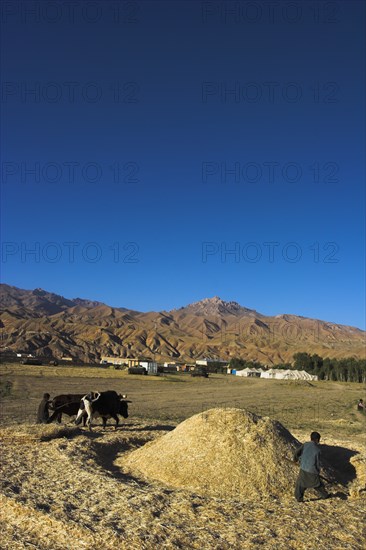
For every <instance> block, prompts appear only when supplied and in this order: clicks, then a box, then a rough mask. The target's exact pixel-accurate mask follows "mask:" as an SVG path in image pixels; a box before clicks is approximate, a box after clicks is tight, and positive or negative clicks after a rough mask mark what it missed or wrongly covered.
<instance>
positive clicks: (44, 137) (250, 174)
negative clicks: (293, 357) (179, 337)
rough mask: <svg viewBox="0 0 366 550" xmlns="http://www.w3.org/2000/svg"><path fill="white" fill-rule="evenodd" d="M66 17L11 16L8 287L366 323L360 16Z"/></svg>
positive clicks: (197, 5) (6, 125)
mask: <svg viewBox="0 0 366 550" xmlns="http://www.w3.org/2000/svg"><path fill="white" fill-rule="evenodd" d="M30 4H32V5H33V7H34V9H33V11H32V10H31V9H30V8H29V5H30ZM70 5H71V4H68V3H63V2H57V1H55V2H22V1H19V2H12V3H4V6H5V8H4V9H3V11H2V31H3V38H2V46H3V47H2V50H3V53H2V64H1V67H2V69H1V73H2V89H1V92H2V96H1V99H2V102H1V109H2V136H1V137H2V158H1V167H2V173H1V194H2V199H3V200H2V262H1V268H2V281H3V282H6V283H8V284H12V285H15V286H19V287H21V288H35V287H42V288H44V289H47V290H49V291H52V292H56V293H59V294H62V295H64V296H66V297H69V298H72V297H77V296H78V297H83V298H90V299H95V300H101V301H103V302H106V303H108V304H110V305H114V306H120V307H129V308H133V309H137V310H142V311H147V310H162V309H172V308H174V307H180V306H182V305H185V304H187V303H190V302H192V301H197V300H200V299H202V298H205V297H211V296H214V295H218V296H220V297H221V298H223V299H226V300H236V301H238V302H239V303H241V304H242V305H244V306H246V307H250V308H253V309H257V310H258V311H260V312H262V313H265V314H269V315H275V314H279V313H285V312H286V313H295V314H298V315H304V316H309V317H314V318H319V319H325V320H329V321H334V322H339V323H343V324H350V325H355V326H358V327H360V328H365V315H364V303H365V286H364V279H365V271H364V252H365V247H364V233H365V209H364V177H365V158H364V157H365V153H364V151H365V134H364V121H365V110H364V97H365V82H364V76H363V75H364V62H365V56H364V40H365V28H364V23H363V21H364V16H365V13H364V12H365V6H364V3H363V2H352V1H347V2H343V1H335V2H321V1H320V2H317V3H313V2H291V3H288V2H281V1H279V2H278V3H272V2H269V3H268V2H264V1H263V2H259V1H256V2H230V1H228V2H226V3H222V2H216V1H214V0H212V1H209V2H199V1H197V2H190V1H186V2H178V1H173V2H159V1H156V2H142V1H136V2H124V1H120V2H119V1H117V2H109V1H108V0H106V1H105V2H98V1H96V2H93V3H90V2H82V1H76V2H74V4H73V8H72V11H70V10H71V7H70Z"/></svg>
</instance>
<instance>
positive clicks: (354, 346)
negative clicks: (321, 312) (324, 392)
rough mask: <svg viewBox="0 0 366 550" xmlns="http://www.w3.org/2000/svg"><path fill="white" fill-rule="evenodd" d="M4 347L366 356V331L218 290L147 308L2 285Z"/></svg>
mask: <svg viewBox="0 0 366 550" xmlns="http://www.w3.org/2000/svg"><path fill="white" fill-rule="evenodd" d="M0 311H1V322H0V328H1V349H2V351H4V350H5V351H8V350H13V351H17V352H26V353H34V354H38V355H46V356H50V357H51V356H54V357H56V358H61V357H62V356H68V357H70V356H71V357H73V358H74V359H78V360H81V361H85V362H96V361H97V362H99V360H100V358H101V356H102V355H113V356H120V357H137V356H139V355H143V356H150V357H153V356H155V357H156V359H157V360H159V361H168V360H176V361H192V360H195V359H199V358H203V357H210V358H220V359H224V360H229V359H230V358H231V357H241V358H245V359H248V360H255V361H259V362H261V363H262V364H264V365H273V364H277V363H280V362H291V361H292V357H293V354H294V353H296V352H299V351H305V352H308V353H318V354H319V355H321V356H322V357H338V358H339V357H347V356H353V357H358V358H361V357H365V332H364V331H362V330H360V329H358V328H355V327H350V326H345V325H340V324H335V323H329V322H326V321H320V320H317V319H309V318H306V317H300V316H296V315H290V314H281V315H277V316H274V317H270V316H266V315H263V314H261V313H258V312H257V311H255V310H252V309H248V308H245V307H243V306H241V305H239V304H238V303H236V302H226V301H224V300H221V299H220V298H218V297H217V296H215V297H214V298H206V299H204V300H201V301H199V302H195V303H193V304H189V305H187V306H185V307H182V308H179V309H175V310H172V311H161V312H147V313H142V312H138V311H134V310H129V309H125V308H114V307H111V306H108V305H106V304H103V303H101V302H95V301H91V300H83V299H81V298H76V299H73V300H69V299H66V298H64V297H63V296H59V295H57V294H53V293H51V292H47V291H45V290H42V289H39V288H38V289H35V290H22V289H19V288H16V287H13V286H9V285H4V284H3V285H1V289H0Z"/></svg>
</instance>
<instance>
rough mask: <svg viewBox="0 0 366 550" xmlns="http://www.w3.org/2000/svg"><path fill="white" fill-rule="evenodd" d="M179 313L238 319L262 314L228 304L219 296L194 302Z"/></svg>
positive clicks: (237, 305) (235, 304)
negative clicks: (224, 316)
mask: <svg viewBox="0 0 366 550" xmlns="http://www.w3.org/2000/svg"><path fill="white" fill-rule="evenodd" d="M173 311H174V310H173ZM175 311H176V310H175ZM179 311H184V312H187V313H192V314H194V315H216V316H217V315H236V316H237V317H241V316H251V317H258V316H261V314H260V313H257V312H256V311H255V310H254V309H248V308H246V307H243V306H241V305H240V304H238V302H234V301H230V302H227V301H225V300H222V298H220V297H219V296H214V297H213V298H203V300H200V301H199V302H193V303H192V304H188V305H187V306H185V307H182V308H180V309H179Z"/></svg>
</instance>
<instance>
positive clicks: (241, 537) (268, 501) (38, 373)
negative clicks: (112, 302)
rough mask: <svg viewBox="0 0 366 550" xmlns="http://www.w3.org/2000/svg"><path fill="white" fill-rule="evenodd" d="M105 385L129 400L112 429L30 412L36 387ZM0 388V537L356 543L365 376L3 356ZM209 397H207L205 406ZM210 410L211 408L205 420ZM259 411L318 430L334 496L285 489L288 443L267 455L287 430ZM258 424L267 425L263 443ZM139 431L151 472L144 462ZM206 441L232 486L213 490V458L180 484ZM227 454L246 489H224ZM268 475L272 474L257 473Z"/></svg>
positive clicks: (15, 541)
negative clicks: (277, 375) (150, 368)
mask: <svg viewBox="0 0 366 550" xmlns="http://www.w3.org/2000/svg"><path fill="white" fill-rule="evenodd" d="M107 389H115V390H116V391H117V392H120V393H127V394H128V399H130V400H131V401H132V403H131V404H130V405H129V413H130V416H129V418H128V419H127V420H123V421H121V426H120V428H119V429H118V430H114V428H113V427H112V425H110V426H108V427H107V429H106V430H105V431H103V430H102V428H101V425H100V424H99V423H98V421H96V423H95V426H94V428H93V431H92V432H91V433H90V432H89V431H88V430H84V429H82V428H79V427H76V426H75V425H74V424H72V423H67V421H68V420H69V418H68V417H65V418H64V420H65V424H62V425H61V426H58V425H56V424H52V425H35V424H34V420H35V415H36V410H37V406H38V403H39V401H40V399H41V397H42V394H43V393H44V392H48V393H50V394H51V397H53V396H54V395H57V394H60V393H83V392H85V393H87V392H89V391H91V390H93V391H94V390H99V391H104V390H107ZM0 390H1V392H2V398H1V403H0V440H1V457H0V458H1V473H0V477H1V494H0V500H1V503H0V528H1V532H2V542H1V543H0V547H1V548H4V549H9V550H10V549H11V550H13V549H14V550H15V549H18V548H19V549H21V548H39V549H52V550H54V549H69V548H70V549H74V548H88V549H102V548H103V549H104V548H105V549H107V550H108V549H109V548H111V549H112V548H114V549H116V548H117V549H119V548H121V549H132V550H134V549H136V550H138V549H144V550H145V549H146V550H150V549H155V548H166V549H173V548H182V549H183V548H184V549H191V548H192V549H194V548H200V549H216V550H219V549H220V550H224V549H238V550H239V549H251V548H257V547H260V548H274V549H305V548H306V549H311V550H312V549H314V550H318V549H323V548H324V549H329V550H330V549H332V550H334V549H343V548H345V549H347V548H349V549H353V550H354V549H361V548H362V549H363V548H364V536H365V533H363V532H362V530H363V525H364V523H365V519H366V518H365V511H366V510H365V502H366V500H365V498H364V497H365V491H361V492H359V489H362V488H363V485H362V483H363V484H364V483H365V478H364V471H363V470H362V468H364V463H362V462H361V461H360V460H359V458H360V457H364V451H365V427H366V422H365V421H366V415H362V414H361V413H358V412H357V411H356V403H357V400H358V399H359V398H360V397H363V398H364V399H365V388H364V387H363V386H361V385H360V384H350V383H347V384H346V383H338V382H311V383H309V382H304V381H285V380H260V379H245V378H239V377H235V376H224V375H210V377H209V378H208V379H205V378H192V377H191V376H189V375H186V374H176V375H175V374H174V375H167V376H158V377H153V376H151V377H150V376H147V377H145V376H144V377H143V376H134V375H127V374H126V373H125V372H123V371H115V370H110V369H102V368H77V367H42V366H26V365H24V366H23V365H17V364H8V365H4V364H3V365H0ZM211 409H215V410H214V411H213V412H210V413H207V411H209V410H211ZM245 411H251V412H252V413H254V415H250V414H249V413H247V412H245ZM210 415H211V417H212V418H216V419H219V420H215V424H212V425H211V424H210V423H209V422H208V421H207V419H208V418H209V417H210ZM240 415H241V416H240ZM243 415H244V416H243ZM255 415H260V416H265V417H267V416H268V417H270V419H271V420H278V421H279V422H281V424H283V426H284V427H285V428H287V430H289V432H291V434H292V436H294V437H295V438H296V439H297V440H299V441H301V442H303V441H305V440H308V438H309V433H310V431H312V430H317V431H319V432H320V433H321V435H322V439H321V443H322V444H323V449H322V450H323V456H324V459H325V461H326V462H327V464H328V465H329V467H330V468H329V469H328V470H325V472H326V476H328V478H329V476H330V473H331V472H332V471H333V473H334V476H335V477H334V478H333V479H332V480H331V481H332V484H328V485H327V488H328V490H329V492H330V493H331V494H332V498H330V499H328V500H325V501H321V500H317V498H316V494H315V493H312V492H311V491H308V492H307V493H306V495H305V497H306V502H305V503H303V504H299V503H297V502H296V501H295V500H294V499H293V497H292V487H293V480H294V479H295V477H296V473H297V466H296V465H294V464H293V463H291V462H290V460H289V459H290V455H288V456H284V454H283V453H284V451H283V450H281V453H282V454H278V455H276V452H280V451H278V450H279V449H284V448H285V447H283V445H282V444H283V443H284V444H286V441H287V440H286V438H288V439H289V438H290V435H291V434H290V435H286V434H287V432H286V433H285V432H283V433H284V434H285V435H284V436H283V437H284V439H283V441H282V440H281V441H280V440H279V437H280V435H281V434H282V431H279V432H278V431H276V429H273V426H272V424H271V422H270V421H269V420H266V421H263V422H262V420H257V419H256V417H255ZM192 417H193V418H192ZM241 417H243V418H244V420H245V418H250V419H251V418H254V423H252V424H251V426H252V427H251V429H252V437H251V439H250V441H249V440H248V442H247V443H245V444H243V442H242V440H241V439H240V438H239V439H240V441H239V439H238V438H237V437H235V434H236V433H237V432H239V431H240V430H239V431H238V430H237V429H236V425H234V424H233V422H234V421H235V422H237V419H238V418H241ZM184 421H185V422H184ZM182 422H183V423H182ZM109 423H110V424H113V421H109ZM178 424H179V425H180V426H179V430H180V431H179V432H177V433H179V434H180V435H179V440H180V442H182V441H183V443H184V438H185V437H188V436H189V437H190V438H191V439H190V441H193V445H192V447H191V449H192V451H191V453H190V455H189V456H187V454H188V453H187V454H184V453H183V454H182V453H180V454H179V452H180V451H179V448H178V447H179V445H178V446H177V443H176V442H177V438H176V439H174V437H175V433H176V432H175V431H174V429H175V428H176V426H177V425H178ZM262 424H263V426H264V428H263V429H262V428H261V430H262V431H261V432H260V431H259V426H260V425H262ZM268 426H269V427H268ZM241 428H242V429H244V428H243V426H241ZM220 430H221V432H220ZM265 430H266V431H265ZM229 432H230V434H234V435H233V438H232V437H231V436H230V437H231V439H230V438H228V445H229V444H230V445H231V447H230V449H229V448H227V447H228V446H227V445H226V440H225V437H222V436H225V435H226V433H229ZM263 434H270V435H271V437H272V438H274V439H273V441H272V443H273V445H272V447H271V449H269V441H268V440H267V439H266V437H263ZM279 434H280V435H279ZM164 436H165V437H168V439H162V438H163V437H164ZM281 437H282V435H281ZM215 438H216V439H215ZM276 438H277V439H276ZM244 439H245V438H244ZM158 440H159V441H158ZM277 440H278V441H277ZM202 441H207V444H206V443H205V444H202ZM222 441H224V442H225V444H223V443H222ZM246 441H247V440H246ZM278 442H279V443H281V445H282V447H281V445H279V444H278ZM155 443H156V444H159V445H158V447H157V448H158V449H159V452H157V453H156V456H155V455H154V453H152V452H151V450H153V449H154V447H152V445H155ZM216 443H217V444H216ZM249 443H250V444H249ZM146 444H148V445H147V446H146V450H147V454H146V456H150V458H149V462H148V466H149V472H147V471H145V472H144V471H143V470H144V460H143V457H144V454H143V453H144V446H145V445H146ZM174 445H175V446H176V447H175V446H174ZM240 445H242V446H240ZM215 448H216V453H215ZM212 449H213V450H212ZM249 450H250V453H251V454H248V453H249ZM135 451H136V452H137V453H139V454H138V455H136V456H137V457H138V459H137V458H136V460H135V459H134V456H135V455H134V452H135ZM168 451H169V456H170V463H169V464H168V465H167V464H165V465H164V468H161V470H162V472H161V474H162V475H163V474H164V471H165V470H167V467H168V466H169V472H170V473H171V471H173V474H174V463H175V464H176V467H177V471H178V469H179V472H180V475H179V476H178V475H177V480H176V481H174V479H173V478H172V481H171V482H170V483H166V482H163V481H161V480H159V476H160V472H159V470H160V468H159V462H160V463H161V464H163V462H164V458H165V456H164V454H165V452H168ZM269 451H271V453H269ZM205 452H206V453H209V452H211V453H212V452H214V454H215V456H213V459H214V461H215V464H217V470H216V475H220V476H222V479H224V480H225V482H226V481H228V487H229V486H230V488H231V489H230V491H229V492H228V491H227V489H226V485H225V483H223V484H222V487H221V492H220V484H217V483H216V485H215V483H214V477H215V471H213V472H212V476H211V478H210V473H209V472H206V471H204V473H203V474H202V484H201V485H200V478H199V477H198V478H197V479H198V481H197V479H196V488H195V489H190V488H187V486H183V485H182V480H187V482H188V484H189V482H190V471H192V479H193V478H194V473H195V472H194V470H195V467H196V463H197V464H198V463H200V464H201V467H202V464H204V461H203V459H204V457H203V459H202V453H205ZM148 453H150V455H149V454H148ZM174 453H176V455H174ZM235 453H236V455H235V456H236V457H237V462H238V463H239V464H240V475H242V476H246V475H247V473H246V468H245V467H243V464H241V463H240V460H242V461H244V462H245V464H247V466H248V476H249V477H248V479H247V483H248V485H249V486H251V485H253V487H254V488H255V491H254V490H252V491H250V487H249V488H248V486H246V484H245V483H243V484H242V490H241V493H240V492H239V490H238V492H237V494H235V490H234V492H233V490H232V488H233V487H234V488H235V486H236V485H235V483H237V480H236V478H235V476H236V475H237V474H238V471H239V470H237V469H236V464H235V461H234V463H230V465H229V458H230V454H233V455H234V454H235ZM253 453H254V454H255V457H253ZM266 453H267V454H266ZM151 455H152V458H151ZM199 455H200V456H199ZM262 455H263V456H262ZM207 456H208V455H207ZM267 457H268V458H267ZM276 461H277V462H276ZM172 462H173V464H172ZM127 463H128V466H127ZM262 463H264V465H265V466H267V469H268V475H269V474H271V475H272V473H273V472H274V476H275V474H276V465H277V464H278V466H279V467H278V472H277V476H278V477H277V480H278V484H277V485H278V486H277V485H276V477H273V478H272V481H271V483H272V485H271V488H272V491H271V495H268V496H267V495H266V494H263V493H262V494H260V493H259V492H257V493H256V491H257V488H259V487H260V482H261V479H260V476H261V475H263V477H265V476H266V472H265V473H264V474H263V472H262V470H260V465H261V464H262ZM284 464H286V465H287V466H284ZM134 465H139V467H138V468H137V467H136V469H134ZM207 466H208V467H209V466H210V465H209V464H207ZM355 467H356V468H357V474H358V478H356V471H355ZM163 470H164V471H163ZM151 472H153V474H152V475H150V474H151ZM154 472H155V473H154ZM223 472H224V474H223ZM323 474H324V472H323ZM250 476H251V477H250ZM326 476H325V477H326ZM362 476H363V481H362V480H361V478H362ZM160 477H161V476H160ZM178 478H179V479H178ZM203 478H205V479H204V482H203ZM210 479H211V480H212V487H211V486H210ZM357 479H358V481H357ZM231 480H232V481H233V483H232V484H231V485H230V481H231ZM273 480H274V481H273ZM360 480H361V481H360ZM234 482H235V483H234ZM265 483H267V485H268V483H269V482H268V479H263V486H266V485H265ZM217 487H218V489H217ZM213 489H215V491H213ZM258 491H259V489H258ZM243 494H245V495H246V496H245V498H244V497H243V496H242V495H243Z"/></svg>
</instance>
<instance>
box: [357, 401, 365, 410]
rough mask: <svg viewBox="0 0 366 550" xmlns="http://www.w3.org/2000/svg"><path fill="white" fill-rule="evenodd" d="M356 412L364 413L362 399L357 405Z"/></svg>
mask: <svg viewBox="0 0 366 550" xmlns="http://www.w3.org/2000/svg"><path fill="white" fill-rule="evenodd" d="M357 410H358V411H361V412H365V410H366V407H365V403H364V402H363V399H360V400H359V402H358V403H357Z"/></svg>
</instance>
